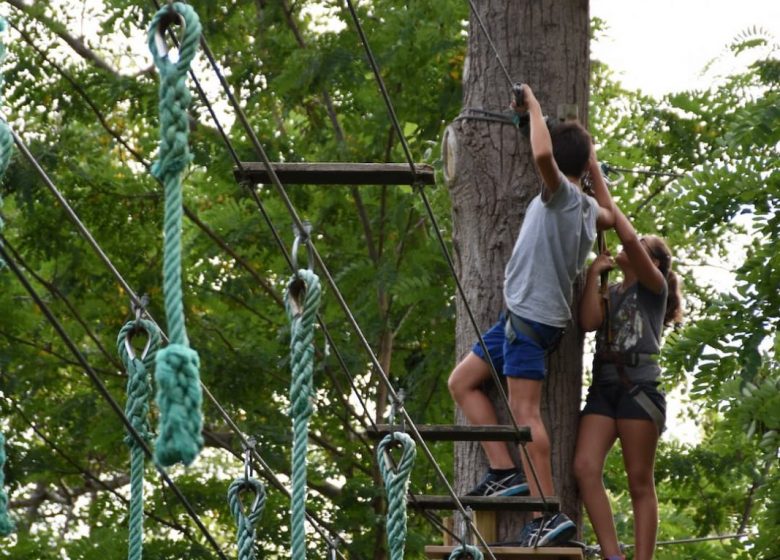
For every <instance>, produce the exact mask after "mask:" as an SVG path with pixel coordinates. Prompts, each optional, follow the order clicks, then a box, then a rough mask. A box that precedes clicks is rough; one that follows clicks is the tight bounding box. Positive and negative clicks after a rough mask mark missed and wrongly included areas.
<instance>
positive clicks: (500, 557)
mask: <svg viewBox="0 0 780 560" xmlns="http://www.w3.org/2000/svg"><path fill="white" fill-rule="evenodd" d="M455 548H456V547H454V546H439V545H432V546H426V547H425V556H426V558H449V555H450V553H451V552H452V551H453V550H454V549H455ZM479 548H480V550H482V551H483V552H484V551H485V549H484V548H482V547H479ZM490 551H491V552H492V553H493V555H494V556H495V557H496V559H497V560H515V559H522V560H555V559H561V560H563V559H566V560H568V559H571V558H583V554H582V549H581V548H577V547H562V546H550V547H540V548H526V547H520V546H491V547H490ZM485 558H490V557H489V556H488V555H487V554H485Z"/></svg>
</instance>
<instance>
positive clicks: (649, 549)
mask: <svg viewBox="0 0 780 560" xmlns="http://www.w3.org/2000/svg"><path fill="white" fill-rule="evenodd" d="M617 430H618V437H620V444H621V446H622V447H623V462H624V463H625V466H626V474H627V475H628V489H629V491H630V493H631V504H632V505H633V507H634V543H635V549H634V550H635V552H634V560H651V559H652V558H653V551H654V549H655V540H656V534H657V532H658V498H657V497H656V495H655V479H654V477H653V468H654V466H655V450H656V446H657V445H658V430H657V429H656V427H655V424H654V423H653V422H652V421H651V420H634V419H619V420H618V421H617Z"/></svg>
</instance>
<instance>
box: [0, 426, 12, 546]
mask: <svg viewBox="0 0 780 560" xmlns="http://www.w3.org/2000/svg"><path fill="white" fill-rule="evenodd" d="M3 465H5V437H3V434H2V432H0V537H7V536H8V535H10V534H11V533H13V531H14V522H13V520H12V519H11V517H10V516H9V515H8V494H6V493H5V489H4V485H5V473H4V471H3Z"/></svg>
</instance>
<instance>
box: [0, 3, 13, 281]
mask: <svg viewBox="0 0 780 560" xmlns="http://www.w3.org/2000/svg"><path fill="white" fill-rule="evenodd" d="M7 27H8V23H7V22H6V21H5V19H3V18H0V33H5V30H6V28H7ZM4 60H5V44H4V43H3V42H2V41H0V65H1V64H2V63H3V61H4ZM4 81H5V80H4V78H3V73H2V72H0V90H1V89H2V87H3V83H4ZM0 100H2V97H0ZM13 147H14V138H13V136H12V135H11V129H10V128H8V124H6V122H5V121H0V179H2V177H3V175H5V170H6V169H8V164H9V163H10V162H11V152H12V150H13ZM2 209H3V197H2V196H0V210H2ZM3 225H4V224H3V217H2V216H0V231H2V230H3ZM4 264H5V263H4V262H3V259H0V268H2V267H3V266H4Z"/></svg>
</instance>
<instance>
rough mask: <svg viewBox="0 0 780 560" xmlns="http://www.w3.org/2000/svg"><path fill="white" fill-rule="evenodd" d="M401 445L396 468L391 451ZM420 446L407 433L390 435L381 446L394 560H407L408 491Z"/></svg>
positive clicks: (379, 455) (378, 455)
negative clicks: (396, 445) (399, 457)
mask: <svg viewBox="0 0 780 560" xmlns="http://www.w3.org/2000/svg"><path fill="white" fill-rule="evenodd" d="M396 443H400V444H401V448H402V450H403V451H402V453H401V460H400V461H399V462H398V465H393V464H392V461H391V458H390V451H389V448H390V447H391V446H392V445H394V444H396ZM416 454H417V446H416V444H415V443H414V440H413V439H412V438H411V437H410V436H409V435H408V434H405V433H403V432H393V433H392V434H388V435H386V436H385V437H384V439H382V441H380V442H379V446H378V447H377V449H376V460H377V463H379V472H380V473H381V474H382V479H383V480H384V481H385V491H386V492H387V542H388V545H389V547H390V560H403V557H404V547H405V545H406V491H407V488H408V487H409V475H410V474H411V472H412V465H413V464H414V456H415V455H416Z"/></svg>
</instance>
